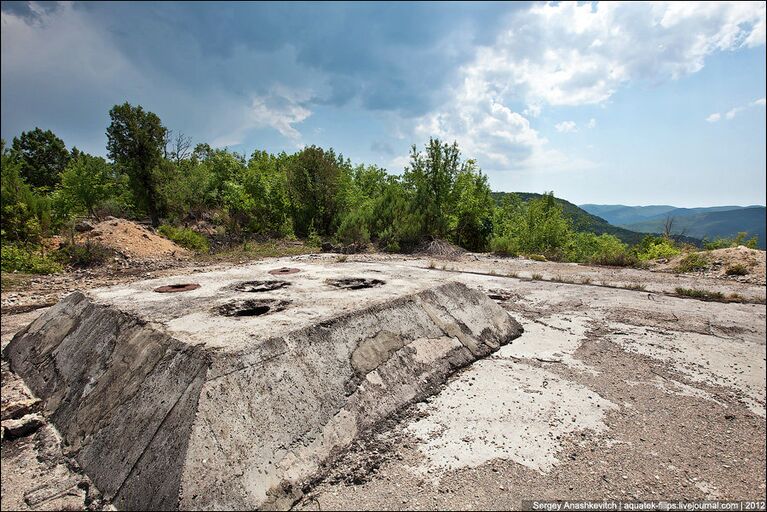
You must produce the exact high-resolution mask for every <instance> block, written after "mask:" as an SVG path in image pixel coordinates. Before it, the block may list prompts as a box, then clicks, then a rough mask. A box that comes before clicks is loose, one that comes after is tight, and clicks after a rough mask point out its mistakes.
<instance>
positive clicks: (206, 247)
mask: <svg viewBox="0 0 767 512" xmlns="http://www.w3.org/2000/svg"><path fill="white" fill-rule="evenodd" d="M157 232H158V233H159V234H161V235H162V236H164V237H165V238H167V239H169V240H172V241H173V242H175V243H177V244H178V245H180V246H181V247H184V248H185V249H189V250H192V251H194V252H199V253H208V252H209V251H210V242H208V239H207V238H205V237H204V236H203V235H201V234H199V233H198V232H196V231H194V230H192V229H189V228H176V227H173V226H171V225H169V224H163V225H162V226H160V227H159V228H158V229H157Z"/></svg>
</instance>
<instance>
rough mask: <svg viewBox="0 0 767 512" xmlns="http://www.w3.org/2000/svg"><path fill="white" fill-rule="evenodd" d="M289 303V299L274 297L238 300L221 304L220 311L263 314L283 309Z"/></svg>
mask: <svg viewBox="0 0 767 512" xmlns="http://www.w3.org/2000/svg"><path fill="white" fill-rule="evenodd" d="M289 304H290V303H289V302H287V301H284V300H274V299H249V300H237V301H234V302H230V303H228V304H224V305H223V306H220V307H219V308H218V312H219V314H221V315H224V316H235V317H240V316H261V315H265V314H267V313H276V312H277V311H282V310H283V309H285V308H287V307H288V305H289Z"/></svg>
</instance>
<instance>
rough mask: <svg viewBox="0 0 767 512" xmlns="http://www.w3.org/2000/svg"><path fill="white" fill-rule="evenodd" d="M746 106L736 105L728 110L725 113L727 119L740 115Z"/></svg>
mask: <svg viewBox="0 0 767 512" xmlns="http://www.w3.org/2000/svg"><path fill="white" fill-rule="evenodd" d="M743 108H744V107H735V108H731V109H730V110H728V111H727V113H726V114H725V115H724V117H726V118H727V119H735V116H736V115H738V113H739V112H741V111H742V110H743Z"/></svg>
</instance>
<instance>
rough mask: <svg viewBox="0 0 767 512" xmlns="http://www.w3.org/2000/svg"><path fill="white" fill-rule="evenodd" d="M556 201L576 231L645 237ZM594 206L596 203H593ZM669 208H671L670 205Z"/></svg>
mask: <svg viewBox="0 0 767 512" xmlns="http://www.w3.org/2000/svg"><path fill="white" fill-rule="evenodd" d="M511 193H512V192H493V193H492V195H493V199H495V200H496V202H498V203H500V202H501V200H502V199H503V196H505V195H506V194H511ZM513 193H514V194H517V195H518V196H519V197H520V198H521V199H522V200H523V201H529V200H530V199H534V198H537V197H541V194H535V193H530V192H513ZM556 200H557V202H558V203H559V204H560V205H561V206H562V211H563V213H564V214H565V215H566V216H567V217H568V218H569V219H570V221H571V222H572V226H573V229H575V230H576V231H586V232H591V233H596V234H597V235H601V234H602V233H609V234H611V235H615V236H616V237H618V238H619V239H620V240H621V241H622V242H623V243H626V244H630V245H633V244H636V243H639V242H640V241H641V240H642V238H644V237H645V235H646V234H647V233H640V232H637V231H633V230H630V229H626V228H623V227H619V226H614V225H612V224H611V223H609V222H607V221H606V220H605V219H604V218H602V217H601V216H599V215H595V214H592V213H590V212H588V211H586V209H585V208H581V207H578V206H577V205H574V204H573V203H571V202H569V201H565V200H564V199H561V198H559V197H557V198H556ZM594 206H596V205H594ZM670 208H673V206H672V207H670ZM662 232H663V228H662V227H661V229H660V230H659V231H656V233H662ZM684 241H686V242H688V243H691V244H694V245H700V243H701V242H700V239H696V238H692V237H690V236H686V237H684Z"/></svg>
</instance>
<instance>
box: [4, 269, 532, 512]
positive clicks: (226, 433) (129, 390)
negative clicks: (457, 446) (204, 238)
mask: <svg viewBox="0 0 767 512" xmlns="http://www.w3.org/2000/svg"><path fill="white" fill-rule="evenodd" d="M269 268H270V267H268V266H265V265H250V266H247V267H240V268H237V269H230V270H226V271H217V272H209V273H205V274H197V275H194V276H184V277H183V278H178V279H170V280H168V279H165V280H163V281H162V282H160V281H158V280H150V281H144V282H139V283H133V284H131V285H129V286H122V287H114V288H109V289H100V290H93V291H91V292H88V293H87V294H84V293H79V292H76V293H73V294H72V295H70V296H68V297H67V298H65V299H64V300H62V301H61V302H60V303H59V304H57V305H56V306H54V307H52V308H51V309H50V310H48V311H46V312H45V313H44V314H43V315H41V316H40V317H39V318H38V319H37V320H35V321H34V322H32V323H31V324H30V325H29V326H28V327H27V328H26V329H24V330H22V331H21V332H20V333H19V334H17V335H16V337H14V339H13V340H12V341H11V343H10V344H9V345H8V346H7V347H6V349H5V351H4V356H5V358H7V359H8V360H9V361H10V365H11V369H12V370H13V371H14V372H16V373H18V374H19V375H21V376H22V377H23V378H24V379H25V381H26V383H27V384H28V385H29V387H30V388H31V389H32V391H33V392H34V393H35V394H36V395H38V396H39V397H40V398H41V399H42V401H43V404H42V410H43V412H44V414H45V415H46V416H48V417H49V418H50V419H51V421H52V422H53V423H54V424H55V426H56V427H57V428H58V430H59V431H60V432H61V435H62V437H63V440H64V442H65V444H66V445H67V449H68V450H69V451H70V452H71V453H72V454H73V455H74V456H75V457H76V458H77V460H78V462H79V463H80V465H81V466H82V467H83V469H84V470H85V472H86V473H87V474H88V475H89V476H90V478H91V479H92V480H93V482H94V483H95V485H96V486H97V487H98V489H99V490H100V491H101V492H102V493H103V495H104V497H105V498H106V499H108V500H111V501H112V502H113V503H114V505H115V506H116V507H117V508H120V509H174V508H182V509H253V508H288V507H289V506H290V505H291V504H292V503H293V502H294V501H295V500H296V499H297V498H299V497H300V496H301V489H302V487H303V486H304V485H305V484H306V482H308V481H310V480H312V479H313V478H316V477H317V476H318V475H320V474H321V473H322V472H323V470H324V467H325V466H326V464H327V463H328V462H330V461H331V460H333V459H334V458H336V457H337V456H338V455H339V454H341V453H342V452H343V450H344V449H345V448H346V447H347V446H348V445H349V444H350V443H351V442H352V441H353V440H354V439H355V438H357V437H358V436H360V435H363V434H364V433H365V432H366V431H368V430H369V429H370V428H371V427H373V426H375V425H376V424H377V423H378V422H379V421H381V420H383V419H385V418H386V417H388V416H390V415H391V414H393V413H395V412H396V411H397V410H399V409H400V408H402V407H404V406H405V405H408V404H409V403H412V402H413V401H415V400H419V399H422V398H424V397H426V396H428V395H430V394H433V393H435V392H436V391H437V390H438V389H439V386H440V385H441V384H442V383H444V382H445V380H446V379H447V377H448V376H449V375H450V374H451V373H453V372H455V371H456V370H457V369H458V368H461V367H463V366H466V365H467V364H470V363H471V362H472V361H474V360H476V359H478V358H481V357H485V356H487V355H488V354H490V353H492V352H493V351H495V350H498V348H499V347H500V346H501V345H503V344H506V343H508V342H509V341H511V340H512V339H514V338H515V337H517V336H519V335H520V333H521V327H520V326H519V324H518V323H517V322H515V321H514V320H513V319H512V318H511V317H510V316H509V315H508V313H506V312H505V311H504V310H503V309H502V308H500V307H499V306H498V305H497V304H495V302H493V301H492V300H490V299H489V298H488V297H487V296H486V295H484V294H482V293H480V292H478V291H476V290H473V289H470V288H468V287H466V286H465V285H463V284H459V283H452V282H450V283H444V284H441V283H440V282H439V281H438V280H437V279H438V278H435V276H434V274H433V273H431V274H430V273H428V272H424V271H419V270H417V269H412V270H409V271H408V273H407V274H405V275H403V274H402V273H399V274H395V273H384V272H380V271H378V270H377V269H376V268H375V267H374V266H372V265H370V266H362V265H357V266H348V267H346V266H344V267H337V266H336V267H333V266H326V267H321V266H312V267H311V268H309V266H306V267H304V268H301V272H299V273H296V274H291V275H283V276H280V277H279V279H280V280H284V281H288V282H289V285H287V286H283V287H281V288H278V289H274V290H269V289H267V290H266V291H263V292H246V291H242V289H238V286H237V284H238V283H240V282H243V281H252V280H254V279H262V280H269V279H270V278H271V276H269V274H268V270H269ZM341 268H342V269H343V270H344V271H346V272H349V271H351V272H352V273H353V275H339V274H341V272H339V270H340V269H341ZM338 277H354V278H362V279H373V278H374V279H378V280H381V281H383V282H384V284H382V285H378V286H375V287H373V288H363V289H356V290H345V289H338V288H336V287H333V286H330V285H328V284H327V280H328V279H331V278H338ZM190 280H191V281H193V282H195V283H198V284H200V285H201V286H200V287H199V288H198V289H195V290H191V291H188V292H182V293H169V294H160V293H155V292H153V290H154V289H155V288H157V287H158V286H161V285H167V284H182V283H183V282H188V281H190ZM267 288H268V287H267ZM255 299H258V301H259V304H269V303H270V302H269V301H274V303H279V304H281V305H283V306H284V305H285V303H287V306H286V307H284V308H282V307H280V308H275V309H274V310H273V311H266V312H264V311H263V309H262V308H261V309H258V311H259V312H260V313H264V314H261V315H259V316H242V317H238V316H227V315H222V314H221V313H220V311H221V309H222V307H225V306H227V305H228V304H231V303H234V302H237V303H241V302H243V301H249V300H255Z"/></svg>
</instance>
